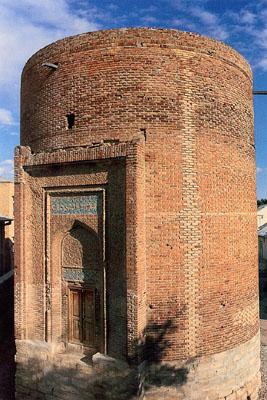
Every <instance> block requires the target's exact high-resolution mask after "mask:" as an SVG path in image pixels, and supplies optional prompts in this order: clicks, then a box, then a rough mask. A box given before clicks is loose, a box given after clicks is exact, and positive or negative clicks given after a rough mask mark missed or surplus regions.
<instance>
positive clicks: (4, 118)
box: [0, 108, 14, 125]
mask: <svg viewBox="0 0 267 400" xmlns="http://www.w3.org/2000/svg"><path fill="white" fill-rule="evenodd" d="M0 125H14V119H13V116H12V113H11V111H9V110H7V109H5V108H0Z"/></svg>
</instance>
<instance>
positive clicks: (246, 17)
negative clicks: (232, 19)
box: [239, 10, 257, 25]
mask: <svg viewBox="0 0 267 400" xmlns="http://www.w3.org/2000/svg"><path fill="white" fill-rule="evenodd" d="M256 19H257V16H256V14H254V13H252V12H251V11H249V10H242V11H241V13H240V16H239V21H240V22H241V23H243V24H249V25H252V24H254V22H256Z"/></svg>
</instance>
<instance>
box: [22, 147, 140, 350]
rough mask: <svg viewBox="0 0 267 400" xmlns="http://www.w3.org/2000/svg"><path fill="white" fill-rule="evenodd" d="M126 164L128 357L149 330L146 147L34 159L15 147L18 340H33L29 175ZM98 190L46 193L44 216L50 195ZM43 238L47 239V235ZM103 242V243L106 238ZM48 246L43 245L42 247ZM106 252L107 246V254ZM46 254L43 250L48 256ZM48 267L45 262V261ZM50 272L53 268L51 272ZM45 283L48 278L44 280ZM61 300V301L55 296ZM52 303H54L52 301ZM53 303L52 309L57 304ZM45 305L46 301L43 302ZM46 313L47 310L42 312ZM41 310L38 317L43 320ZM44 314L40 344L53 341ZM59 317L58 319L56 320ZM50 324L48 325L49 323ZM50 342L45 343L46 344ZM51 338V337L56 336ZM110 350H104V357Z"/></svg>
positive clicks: (41, 155)
mask: <svg viewBox="0 0 267 400" xmlns="http://www.w3.org/2000/svg"><path fill="white" fill-rule="evenodd" d="M114 158H120V159H121V158H123V159H124V160H125V169H126V193H125V207H126V271H127V348H128V356H131V354H132V352H133V351H134V345H135V343H136V340H137V338H138V337H139V336H140V335H141V334H142V330H143V328H144V327H145V324H146V316H145V237H144V209H143V201H142V199H143V198H144V196H143V189H144V173H143V172H144V165H145V164H144V141H143V140H136V141H132V142H129V143H127V144H126V143H119V144H112V145H108V146H107V145H100V146H98V147H93V146H85V147H82V148H78V149H76V148H72V149H68V150H63V151H55V152H50V153H38V154H31V151H30V148H28V147H23V146H21V147H17V149H16V154H15V176H16V180H15V191H16V203H15V218H16V227H15V229H16V238H17V240H16V244H15V246H16V257H15V268H16V273H15V298H16V305H15V314H16V338H17V339H30V338H29V337H27V305H26V297H27V293H26V287H25V283H26V281H25V268H26V263H25V245H26V243H25V235H24V224H25V221H24V215H25V212H24V210H25V207H26V204H25V197H24V194H25V190H26V188H27V179H25V177H26V175H27V173H28V172H29V171H32V170H33V169H37V168H45V167H46V166H50V165H56V164H62V163H65V164H66V163H68V164H72V163H84V162H92V161H93V162H100V163H101V162H103V161H105V160H108V159H114ZM99 190H101V191H102V190H103V189H102V188H101V187H99V188H90V186H88V187H86V188H80V187H79V186H78V187H71V188H48V189H47V188H43V205H44V206H43V210H45V209H46V207H47V204H46V201H47V200H46V199H47V196H49V194H50V193H52V192H53V193H54V192H64V193H68V192H69V191H72V193H73V191H78V192H81V191H84V192H89V191H90V192H91V191H99ZM44 234H47V233H45V232H44ZM103 241H104V238H103ZM45 242H46V240H44V243H45ZM104 247H105V246H103V248H104ZM45 253H46V250H45V249H44V254H45ZM43 261H44V263H45V262H46V261H45V259H44V260H43ZM48 269H49V268H48ZM45 279H46V278H45ZM46 283H47V285H46V289H45V287H44V291H45V292H46V301H47V299H48V297H49V296H50V294H49V291H50V289H49V286H50V285H49V282H46ZM57 297H58V296H57ZM52 301H53V300H52ZM57 301H58V298H57V300H55V301H54V302H53V303H57ZM44 303H45V301H44ZM44 308H45V307H44ZM41 314H42V312H41V310H40V317H41ZM44 314H45V310H43V316H42V318H43V321H44V332H43V337H40V338H39V340H44V339H47V340H48V341H51V340H52V341H53V340H54V339H53V338H52V337H51V335H50V333H49V332H51V328H49V324H48V326H47V327H46V326H45V316H44ZM56 315H57V314H56ZM48 320H49V319H48ZM45 332H47V333H45ZM46 336H47V338H46ZM52 336H53V335H52ZM105 349H106V345H104V351H105Z"/></svg>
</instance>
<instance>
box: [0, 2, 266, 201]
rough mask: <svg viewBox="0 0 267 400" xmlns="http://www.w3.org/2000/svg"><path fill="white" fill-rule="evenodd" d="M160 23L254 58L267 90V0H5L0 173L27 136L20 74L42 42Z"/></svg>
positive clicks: (262, 116) (258, 99)
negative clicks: (21, 121)
mask: <svg viewBox="0 0 267 400" xmlns="http://www.w3.org/2000/svg"><path fill="white" fill-rule="evenodd" d="M129 26H150V27H151V26H152V27H164V28H173V29H180V30H186V31H192V32H198V33H201V34H204V35H208V36H210V37H213V38H215V39H219V40H222V41H224V42H226V43H227V44H229V45H231V46H233V47H234V48H235V49H236V50H238V51H239V52H240V53H241V54H243V55H244V56H245V57H246V58H247V60H248V61H249V62H250V64H251V66H252V69H253V72H254V88H255V89H256V90H267V0H257V1H255V0H251V1H249V0H191V1H189V0H155V1H152V0H149V1H148V0H135V1H129V0H128V1H115V0H114V1H107V0H102V1H98V0H95V1H88V0H76V1H74V0H39V1H37V0H12V1H10V0H0V176H2V177H6V178H9V179H10V178H12V173H13V163H12V159H13V149H14V146H16V145H17V144H18V143H19V90H20V73H21V70H22V68H23V65H24V63H25V62H26V61H27V59H28V58H29V57H30V56H31V54H33V53H34V52H35V51H37V50H38V49H39V48H41V47H43V46H45V45H47V44H49V43H51V42H53V41H55V40H57V39H60V38H62V37H64V36H69V35H74V34H78V33H82V32H87V31H93V30H98V29H111V28H119V27H129ZM254 100H255V101H254V106H255V138H256V154H257V159H256V161H257V192H258V197H259V198H261V197H265V198H267V112H266V111H267V96H255V97H254Z"/></svg>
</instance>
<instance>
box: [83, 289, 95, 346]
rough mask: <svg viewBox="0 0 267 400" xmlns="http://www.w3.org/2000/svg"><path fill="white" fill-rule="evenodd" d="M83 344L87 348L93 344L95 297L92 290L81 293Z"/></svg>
mask: <svg viewBox="0 0 267 400" xmlns="http://www.w3.org/2000/svg"><path fill="white" fill-rule="evenodd" d="M82 297H83V324H82V327H83V331H82V336H83V339H82V341H83V343H84V344H85V345H87V346H94V344H95V296H94V291H93V290H84V291H83V296H82Z"/></svg>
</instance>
